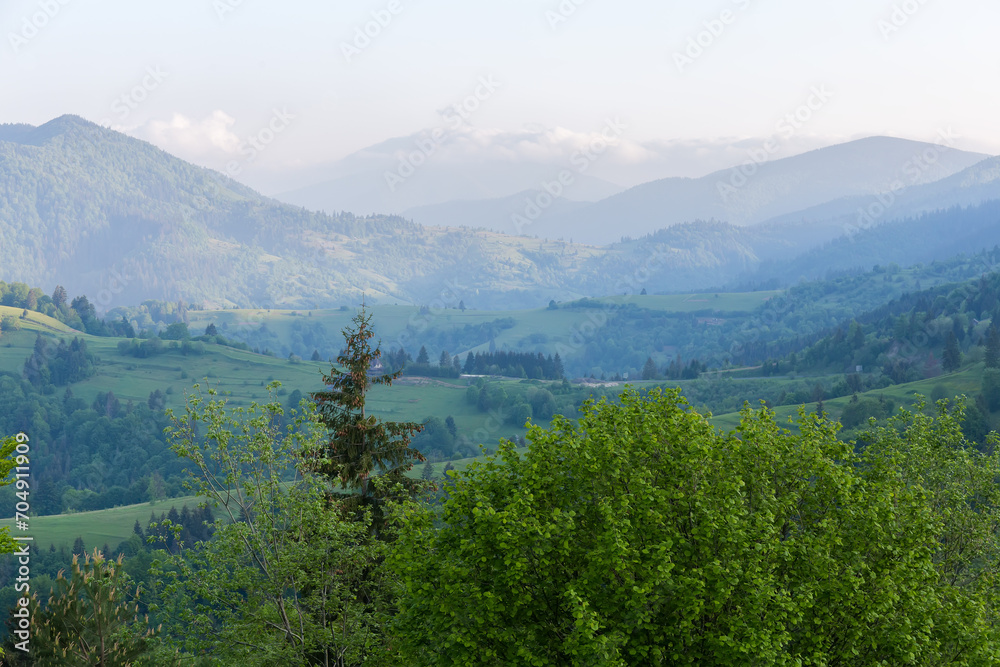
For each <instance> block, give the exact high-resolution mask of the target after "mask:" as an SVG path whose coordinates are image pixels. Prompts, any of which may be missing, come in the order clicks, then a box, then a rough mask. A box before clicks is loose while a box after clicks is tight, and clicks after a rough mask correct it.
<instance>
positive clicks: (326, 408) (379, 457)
mask: <svg viewBox="0 0 1000 667" xmlns="http://www.w3.org/2000/svg"><path fill="white" fill-rule="evenodd" d="M353 323H354V326H353V327H348V328H346V329H344V332H343V333H344V338H345V340H346V348H345V349H344V350H343V351H342V352H341V353H340V355H338V356H337V363H338V364H340V366H341V367H342V368H343V370H341V369H340V368H337V366H335V365H334V366H331V368H330V373H329V374H325V375H324V376H323V383H324V384H325V385H326V386H327V387H328V388H329V389H328V390H327V391H320V392H316V393H314V394H313V399H314V400H315V401H316V411H317V415H318V417H319V420H320V422H321V423H322V424H323V426H324V427H325V428H326V429H327V430H328V432H329V433H328V436H327V437H328V440H327V442H326V443H325V444H324V445H323V446H322V447H312V448H310V449H309V450H307V451H306V452H305V456H306V465H307V467H308V469H309V470H310V471H313V472H317V473H320V474H322V475H324V476H325V477H327V478H328V479H329V480H331V482H332V483H334V484H335V485H339V487H340V489H342V490H345V491H348V492H349V493H351V494H354V497H353V498H352V500H351V502H354V503H355V504H356V505H357V506H358V507H360V508H363V509H367V510H370V511H371V512H372V514H373V517H372V518H373V520H374V522H375V528H376V530H378V529H379V528H380V527H381V525H382V516H383V504H384V502H385V500H387V499H388V498H390V497H393V496H392V494H395V492H396V489H398V488H402V489H403V490H404V492H405V494H406V495H407V496H410V497H413V496H414V495H415V494H416V493H417V491H418V490H419V489H420V487H421V485H420V482H419V481H417V480H414V479H411V478H409V477H406V475H405V473H406V472H408V471H409V470H410V468H412V467H413V464H414V463H415V462H423V461H424V460H425V458H424V456H423V455H422V454H421V453H420V452H419V451H418V450H416V449H414V448H412V447H411V446H410V440H411V438H412V437H413V435H414V434H416V433H419V432H420V431H421V430H422V429H423V426H422V425H421V424H417V423H415V422H392V421H386V420H384V419H381V418H379V417H376V416H374V415H371V414H368V413H367V412H366V409H365V402H366V399H367V394H368V392H369V390H370V389H371V388H372V387H373V386H383V385H384V386H389V385H391V384H392V381H393V380H395V379H396V378H398V377H399V376H400V374H401V372H400V371H396V372H395V373H385V374H382V375H377V376H373V375H372V370H371V369H372V367H373V366H374V365H375V363H376V362H378V361H379V359H380V357H381V354H382V352H381V348H380V346H376V347H375V348H374V349H372V346H371V343H370V340H371V338H372V337H373V336H374V335H375V334H374V332H373V331H372V328H371V315H370V314H369V313H367V312H365V309H364V308H362V309H361V310H360V311H359V312H358V313H357V315H356V316H355V317H354V319H353ZM376 475H377V476H379V477H381V481H382V483H380V484H377V485H376V484H372V483H371V478H372V477H374V476H376Z"/></svg>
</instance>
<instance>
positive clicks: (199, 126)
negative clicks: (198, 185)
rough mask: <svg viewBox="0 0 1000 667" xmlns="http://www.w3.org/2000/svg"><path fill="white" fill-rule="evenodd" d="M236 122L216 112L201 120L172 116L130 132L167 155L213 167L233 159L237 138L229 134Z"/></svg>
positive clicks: (219, 111)
mask: <svg viewBox="0 0 1000 667" xmlns="http://www.w3.org/2000/svg"><path fill="white" fill-rule="evenodd" d="M235 124H236V119H235V118H233V117H232V116H230V115H229V114H227V113H226V112H225V111H222V110H216V111H213V112H212V113H211V114H210V115H208V116H206V117H205V118H202V119H201V120H193V119H191V118H189V117H187V116H185V115H184V114H181V113H175V114H174V115H173V117H172V118H171V119H170V120H169V121H163V120H150V121H148V122H147V123H146V124H145V125H141V126H139V127H138V128H136V129H135V130H134V131H133V134H134V135H135V136H137V137H139V138H142V139H145V140H146V141H149V142H150V143H152V144H155V145H156V146H158V147H160V148H162V149H163V150H165V151H167V152H168V153H172V154H174V155H177V156H178V157H181V158H184V159H186V160H190V161H192V162H198V163H202V164H205V163H217V162H218V161H220V160H224V159H226V158H228V157H230V156H232V155H235V154H236V152H237V150H238V149H239V146H240V138H239V137H238V136H237V135H236V134H235V133H234V132H233V126H234V125H235Z"/></svg>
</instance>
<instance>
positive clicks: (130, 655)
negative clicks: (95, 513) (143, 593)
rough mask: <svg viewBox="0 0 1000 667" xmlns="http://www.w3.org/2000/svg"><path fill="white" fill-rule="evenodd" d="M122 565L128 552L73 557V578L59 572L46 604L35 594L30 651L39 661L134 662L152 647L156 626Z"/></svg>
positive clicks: (76, 662)
mask: <svg viewBox="0 0 1000 667" xmlns="http://www.w3.org/2000/svg"><path fill="white" fill-rule="evenodd" d="M130 589H131V584H130V581H129V577H128V575H127V574H126V573H125V570H124V568H122V556H119V557H118V560H117V561H112V560H107V559H106V558H105V557H104V556H103V555H102V554H101V552H99V551H97V550H95V551H94V553H93V555H90V554H84V555H83V563H82V564H81V562H80V556H79V555H74V556H73V566H72V572H71V573H70V576H69V578H66V577H65V576H63V573H62V572H60V573H59V577H58V578H57V579H56V582H55V588H53V589H52V590H51V591H50V595H49V598H48V602H47V604H46V605H45V606H44V608H43V607H42V606H41V605H40V604H39V600H38V596H37V595H35V596H32V597H31V598H30V603H29V605H28V608H29V610H30V614H29V618H30V624H31V643H30V651H31V657H32V660H33V661H34V664H39V665H132V664H135V662H136V660H137V658H139V657H140V656H142V655H143V654H145V653H146V652H147V651H148V650H149V648H150V647H149V639H150V638H151V637H152V636H153V634H154V633H155V630H153V629H152V628H150V627H149V619H148V618H144V617H140V615H139V607H138V604H137V603H135V602H131V603H130V602H128V598H127V595H128V593H129V590H130Z"/></svg>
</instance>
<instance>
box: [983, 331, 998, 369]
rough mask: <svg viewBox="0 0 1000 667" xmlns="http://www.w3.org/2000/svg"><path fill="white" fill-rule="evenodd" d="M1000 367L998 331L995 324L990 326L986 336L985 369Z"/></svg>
mask: <svg viewBox="0 0 1000 667" xmlns="http://www.w3.org/2000/svg"><path fill="white" fill-rule="evenodd" d="M998 366H1000V331H997V327H996V325H995V324H991V325H990V329H989V333H987V335H986V368H997V367H998Z"/></svg>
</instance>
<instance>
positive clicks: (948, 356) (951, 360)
mask: <svg viewBox="0 0 1000 667" xmlns="http://www.w3.org/2000/svg"><path fill="white" fill-rule="evenodd" d="M942 363H943V365H944V370H945V371H947V372H949V373H951V372H953V371H957V370H958V367H959V366H961V365H962V351H961V350H959V349H958V337H957V336H955V332H954V331H949V332H948V342H947V343H945V348H944V357H943V359H942Z"/></svg>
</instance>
